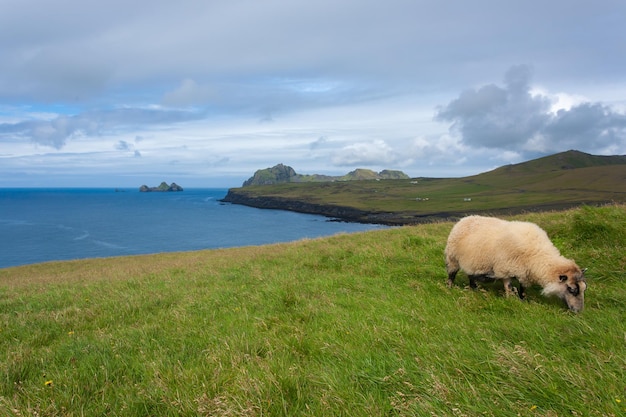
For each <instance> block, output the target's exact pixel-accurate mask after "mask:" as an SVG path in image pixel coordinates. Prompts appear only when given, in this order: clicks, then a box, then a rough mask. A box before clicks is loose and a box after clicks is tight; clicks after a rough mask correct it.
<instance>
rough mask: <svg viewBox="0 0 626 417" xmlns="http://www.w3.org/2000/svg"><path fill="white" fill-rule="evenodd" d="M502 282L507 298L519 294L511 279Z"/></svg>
mask: <svg viewBox="0 0 626 417" xmlns="http://www.w3.org/2000/svg"><path fill="white" fill-rule="evenodd" d="M502 281H503V282H504V292H505V294H506V296H507V297H508V296H509V295H511V294H515V293H516V292H517V291H516V289H515V287H513V285H512V284H511V278H504V279H503V280H502Z"/></svg>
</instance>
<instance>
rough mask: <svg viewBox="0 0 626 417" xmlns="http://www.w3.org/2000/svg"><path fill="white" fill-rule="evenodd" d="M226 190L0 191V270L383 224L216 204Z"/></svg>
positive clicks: (283, 239)
mask: <svg viewBox="0 0 626 417" xmlns="http://www.w3.org/2000/svg"><path fill="white" fill-rule="evenodd" d="M226 193H227V190H226V189H185V191H182V192H165V193H163V192H149V193H142V192H139V190H138V189H117V190H116V189H33V188H28V189H1V190H0V268H6V267H9V266H17V265H25V264H32V263H39V262H46V261H56V260H69V259H82V258H97V257H98V258H99V257H110V256H121V255H136V254H149V253H161V252H176V251H191V250H200V249H214V248H228V247H236V246H248V245H263V244H268V243H278V242H290V241H295V240H299V239H303V238H315V237H320V236H329V235H333V234H337V233H351V232H358V231H365V230H372V229H377V228H384V227H385V226H377V225H364V224H356V223H345V222H335V221H329V219H328V218H326V217H323V216H315V215H307V214H300V213H293V212H288V211H282V210H262V209H255V208H250V207H245V206H241V205H234V204H226V203H221V202H220V201H219V200H220V199H222V198H223V197H224V196H225V195H226Z"/></svg>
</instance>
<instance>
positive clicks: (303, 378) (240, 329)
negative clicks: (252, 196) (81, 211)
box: [0, 205, 626, 416]
mask: <svg viewBox="0 0 626 417" xmlns="http://www.w3.org/2000/svg"><path fill="white" fill-rule="evenodd" d="M516 218H519V219H524V220H530V221H534V222H536V223H538V224H539V225H540V226H542V227H543V228H544V229H545V230H546V231H547V232H548V234H549V235H550V237H551V238H552V239H553V241H554V243H555V245H556V246H557V247H559V249H561V251H562V253H563V254H564V255H565V256H567V257H570V258H573V259H575V260H576V261H577V263H578V264H579V265H580V266H581V267H588V268H589V270H588V272H587V277H588V290H587V292H586V297H585V298H586V306H585V309H584V311H583V312H582V313H580V314H573V313H570V312H569V311H568V310H567V309H566V308H565V306H564V304H563V303H562V302H560V301H559V300H551V299H546V298H543V297H542V296H541V295H540V294H539V290H538V289H533V290H531V291H530V292H529V295H528V300H527V301H520V300H518V299H516V298H505V297H504V296H503V288H502V285H501V284H498V283H495V284H489V285H488V284H484V285H483V286H482V287H481V288H480V289H479V290H477V291H472V290H469V289H468V288H466V287H465V286H466V285H467V277H466V276H465V275H462V274H460V276H459V277H458V278H457V286H456V287H454V288H452V289H448V288H447V287H446V285H445V283H446V274H445V267H444V262H443V248H444V246H445V240H446V237H447V234H448V233H449V231H450V228H451V227H452V224H451V223H433V224H426V225H420V226H406V227H398V228H391V229H386V230H379V231H373V232H365V233H358V234H349V235H338V236H334V237H329V238H323V239H315V240H304V241H299V242H295V243H289V244H278V245H268V246H259V247H245V248H235V249H227V250H210V251H200V252H187V253H174V254H160V255H150V256H137V257H122V258H110V259H93V260H84V261H72V262H58V263H47V264H39V265H31V266H24V267H16V268H7V269H0V317H1V319H0V352H1V355H2V356H1V357H0V377H1V379H0V415H16V416H83V415H84V416H102V415H107V416H198V415H199V416H212V415H221V416H294V415H310V416H331V415H332V416H383V415H384V416H389V415H395V416H431V415H437V416H620V415H625V414H626V287H625V285H624V278H625V277H624V275H625V271H626V256H625V253H626V206H624V205H610V206H604V207H593V208H592V207H582V208H578V209H574V210H569V211H565V212H549V213H542V214H536V213H527V214H523V215H519V216H516Z"/></svg>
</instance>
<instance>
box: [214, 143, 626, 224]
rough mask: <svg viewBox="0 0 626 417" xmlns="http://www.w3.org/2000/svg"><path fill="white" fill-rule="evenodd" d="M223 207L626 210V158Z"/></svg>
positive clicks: (243, 193)
mask: <svg viewBox="0 0 626 417" xmlns="http://www.w3.org/2000/svg"><path fill="white" fill-rule="evenodd" d="M224 201H226V202H232V203H236V204H245V205H249V206H253V207H259V208H272V209H286V210H294V211H300V212H305V213H314V214H323V215H327V216H329V217H337V218H339V219H342V220H348V221H359V222H370V223H382V224H413V223H420V222H425V221H430V220H432V219H433V218H455V217H459V216H462V215H465V214H471V213H492V214H503V213H517V212H523V211H535V210H548V209H558V208H567V207H573V206H577V205H580V204H599V203H607V202H626V156H595V155H589V154H586V153H583V152H578V151H568V152H563V153H559V154H556V155H551V156H547V157H544V158H539V159H535V160H532V161H529V162H524V163H521V164H515V165H507V166H503V167H500V168H498V169H495V170H493V171H490V172H486V173H483V174H479V175H474V176H470V177H464V178H413V179H403V180H402V179H397V180H395V179H394V180H369V181H368V180H363V181H334V182H312V183H292V182H288V183H280V184H273V185H258V186H246V187H242V188H234V189H231V190H229V193H228V195H227V196H226V197H225V198H224Z"/></svg>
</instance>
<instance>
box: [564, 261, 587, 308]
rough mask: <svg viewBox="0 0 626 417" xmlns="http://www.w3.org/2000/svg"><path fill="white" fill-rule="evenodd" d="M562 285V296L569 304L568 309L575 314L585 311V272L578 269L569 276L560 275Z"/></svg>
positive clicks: (569, 273)
mask: <svg viewBox="0 0 626 417" xmlns="http://www.w3.org/2000/svg"><path fill="white" fill-rule="evenodd" d="M559 281H560V283H561V289H560V295H561V298H563V299H564V300H565V302H566V303H567V307H569V309H570V310H572V311H573V312H575V313H578V312H579V311H581V310H582V309H583V306H584V303H585V290H586V289H587V281H585V275H584V271H582V270H580V269H577V270H575V271H572V272H568V273H567V274H563V275H559Z"/></svg>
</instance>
